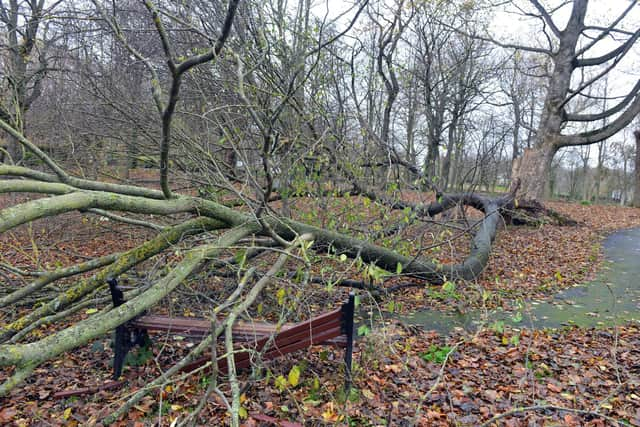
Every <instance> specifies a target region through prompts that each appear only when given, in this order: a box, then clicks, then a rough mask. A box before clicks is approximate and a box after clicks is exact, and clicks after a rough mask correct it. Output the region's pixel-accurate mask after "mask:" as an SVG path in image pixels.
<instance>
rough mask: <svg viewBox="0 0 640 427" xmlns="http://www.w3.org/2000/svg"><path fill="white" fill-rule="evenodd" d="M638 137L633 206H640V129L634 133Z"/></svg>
mask: <svg viewBox="0 0 640 427" xmlns="http://www.w3.org/2000/svg"><path fill="white" fill-rule="evenodd" d="M633 136H634V137H635V139H636V164H635V168H636V171H635V182H634V186H633V206H635V207H637V208H638V207H640V129H639V130H636V131H635V132H634V133H633Z"/></svg>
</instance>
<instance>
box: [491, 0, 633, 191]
mask: <svg viewBox="0 0 640 427" xmlns="http://www.w3.org/2000/svg"><path fill="white" fill-rule="evenodd" d="M514 5H515V7H517V8H519V9H520V10H521V11H522V12H523V13H526V14H527V15H528V16H534V17H536V18H537V19H538V20H539V21H540V23H541V26H542V30H543V34H544V36H545V45H544V46H540V47H538V46H535V47H534V46H524V45H518V44H509V43H501V45H502V46H504V47H509V48H514V49H517V50H523V51H528V52H533V53H536V54H541V55H545V56H546V57H547V58H549V60H550V62H551V70H550V71H549V74H548V76H547V93H546V96H545V101H544V104H543V109H542V112H541V116H540V120H539V123H538V126H537V130H536V140H535V145H534V147H533V148H531V149H529V150H525V152H524V155H523V157H522V159H521V161H520V162H519V165H518V166H519V167H518V168H517V169H516V171H515V172H516V173H515V175H514V178H519V179H520V180H521V182H522V195H523V197H529V198H540V197H542V196H543V194H544V193H545V187H546V186H548V182H549V179H548V176H549V170H550V166H551V161H552V160H553V156H554V155H555V154H556V152H557V151H558V150H559V149H560V148H562V147H568V146H576V145H589V144H594V143H597V142H599V141H602V140H604V139H606V138H608V137H610V136H611V135H613V134H615V133H616V132H618V131H620V130H622V129H623V128H624V127H625V126H626V125H628V124H629V123H630V121H631V120H632V119H633V117H634V116H635V115H636V114H638V112H640V97H638V96H637V95H638V91H639V90H640V81H638V82H637V83H636V84H635V85H633V86H632V87H630V88H628V89H627V92H626V94H624V95H623V96H621V97H620V101H619V102H618V103H617V104H615V105H614V106H613V107H610V108H608V109H606V110H604V111H600V112H593V113H578V112H576V111H575V102H576V101H577V100H579V99H580V98H581V97H584V96H592V95H589V94H588V92H587V91H588V90H589V88H590V87H591V86H593V85H594V84H596V83H597V82H598V81H600V80H601V79H603V78H606V76H607V75H609V74H610V73H612V72H613V71H614V70H616V69H617V68H618V66H620V64H621V63H623V60H624V59H625V58H626V57H627V55H629V53H630V52H633V51H634V49H633V48H634V46H635V43H636V41H637V39H638V37H640V28H637V25H635V24H633V23H631V22H629V21H630V20H631V17H630V15H631V13H632V11H633V10H634V7H635V3H634V2H627V4H625V5H624V9H623V10H622V11H620V12H619V14H618V15H617V16H616V17H614V18H613V19H611V20H610V21H609V22H608V23H607V24H606V25H604V26H602V25H597V24H590V23H587V22H586V21H585V18H586V16H587V10H588V6H589V2H588V0H576V1H574V2H571V3H568V2H562V3H560V4H559V5H558V6H557V7H548V8H546V7H544V6H543V5H542V4H541V3H540V2H538V1H537V0H530V1H529V5H530V8H529V9H525V6H521V5H520V3H514ZM567 8H570V11H569V19H568V20H567V22H566V25H565V26H564V28H561V27H560V26H559V24H558V22H557V21H559V19H558V18H556V17H555V15H557V13H558V12H559V11H565V9H567ZM629 27H630V29H628V28H629ZM605 40H612V41H613V42H614V43H615V44H616V47H614V48H611V49H609V50H608V51H607V52H606V53H604V54H597V53H596V54H593V55H592V54H591V53H592V52H597V51H598V49H599V48H600V47H601V46H602V45H603V41H605ZM581 76H582V77H583V78H581ZM606 117H611V118H612V119H611V121H610V122H609V123H608V124H607V125H606V126H602V127H597V126H596V127H595V128H593V129H590V130H588V131H585V132H576V133H569V132H568V131H571V130H574V129H575V127H574V126H572V124H574V123H585V122H586V123H600V122H601V120H602V119H603V118H606Z"/></svg>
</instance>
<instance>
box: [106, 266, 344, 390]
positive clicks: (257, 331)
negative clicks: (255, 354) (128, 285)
mask: <svg viewBox="0 0 640 427" xmlns="http://www.w3.org/2000/svg"><path fill="white" fill-rule="evenodd" d="M107 283H108V284H109V289H110V291H111V298H112V300H113V306H114V307H118V306H119V305H122V304H123V303H124V295H123V292H122V290H121V289H120V288H119V287H118V283H117V281H116V279H112V278H110V279H108V280H107ZM354 309H355V296H354V294H353V293H351V294H349V300H348V302H346V303H345V304H342V306H341V307H340V308H338V309H336V310H333V311H330V312H328V313H324V314H321V315H319V316H317V317H314V318H311V319H309V320H306V321H304V322H300V323H286V324H284V325H282V326H281V328H280V330H279V331H276V325H275V324H272V323H266V322H245V321H241V322H236V324H234V325H233V339H234V343H236V344H237V345H239V346H242V348H251V349H252V350H254V351H260V352H263V353H262V359H263V360H270V359H275V358H278V357H281V356H284V355H285V354H288V353H291V352H294V351H297V350H301V349H304V348H308V347H310V346H311V345H318V344H322V345H337V346H340V347H345V353H344V363H345V368H346V369H345V372H346V380H345V389H346V390H347V391H348V390H349V389H350V388H351V364H352V354H353V338H354V326H353V315H354ZM148 332H163V333H168V334H173V335H180V336H184V337H189V338H195V339H202V338H204V337H205V336H207V335H208V334H210V333H211V321H210V320H207V319H202V318H193V317H170V316H157V315H147V314H143V315H141V316H138V317H135V318H133V319H131V320H129V321H128V322H126V323H124V324H122V325H120V326H118V327H117V328H116V338H115V349H114V351H115V355H114V359H113V376H114V379H115V380H117V379H118V378H119V377H120V375H121V374H122V368H123V365H124V360H125V357H126V355H127V353H128V352H129V350H131V349H132V348H133V347H135V346H136V345H139V346H143V345H145V344H147V343H149V342H150V339H149V336H148ZM267 345H268V347H266V346H267ZM209 360H211V358H210V357H204V358H201V359H198V360H196V361H194V362H192V363H190V364H189V365H187V366H186V367H185V368H183V370H184V371H191V370H193V369H195V368H197V367H199V366H202V365H203V364H205V363H206V362H208V361H209ZM234 362H235V365H236V368H237V369H242V368H247V367H249V366H250V365H251V362H252V359H251V351H239V352H236V353H235V355H234ZM218 370H219V371H220V372H226V371H227V359H226V358H223V359H220V360H219V361H218Z"/></svg>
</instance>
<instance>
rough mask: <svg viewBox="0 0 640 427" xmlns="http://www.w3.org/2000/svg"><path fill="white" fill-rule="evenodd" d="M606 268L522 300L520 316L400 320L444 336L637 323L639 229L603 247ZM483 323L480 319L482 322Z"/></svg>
mask: <svg viewBox="0 0 640 427" xmlns="http://www.w3.org/2000/svg"><path fill="white" fill-rule="evenodd" d="M603 249H604V255H605V263H604V266H603V269H602V271H601V272H600V273H599V274H598V276H597V278H596V279H595V280H594V281H592V282H589V283H587V284H582V285H576V286H574V287H572V288H569V289H565V290H564V291H561V292H559V293H558V294H556V295H555V296H554V297H553V298H552V299H551V300H546V301H535V300H532V301H527V302H526V303H525V304H524V307H523V308H522V310H521V311H520V312H504V311H495V312H491V313H488V316H487V315H481V314H480V313H479V312H475V313H466V314H464V315H462V314H447V313H442V312H438V311H434V310H425V311H420V312H417V313H413V314H412V315H409V316H406V317H403V318H402V320H403V321H405V322H406V323H409V324H413V325H416V326H421V327H423V328H424V329H427V330H431V329H434V330H437V331H440V332H443V333H447V332H449V331H450V330H452V329H453V328H455V327H464V328H466V329H470V330H472V329H474V328H475V327H476V326H477V325H478V324H480V323H482V322H483V321H484V322H487V323H489V324H491V323H493V322H496V321H501V322H504V323H505V324H509V325H511V326H514V327H528V328H531V327H534V328H537V329H543V328H558V327H562V326H570V325H577V326H581V327H596V326H611V325H614V324H616V323H623V322H638V323H640V228H635V229H630V230H623V231H619V232H617V233H614V234H612V235H610V236H609V237H607V238H606V239H605V241H604V242H603ZM483 319H484V320H483Z"/></svg>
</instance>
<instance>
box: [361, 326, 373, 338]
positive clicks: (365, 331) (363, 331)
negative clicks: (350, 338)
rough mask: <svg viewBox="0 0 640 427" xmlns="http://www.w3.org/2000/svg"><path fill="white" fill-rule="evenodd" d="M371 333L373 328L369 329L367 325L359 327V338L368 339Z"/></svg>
mask: <svg viewBox="0 0 640 427" xmlns="http://www.w3.org/2000/svg"><path fill="white" fill-rule="evenodd" d="M370 333H371V328H370V327H368V326H367V325H361V326H359V327H358V336H359V337H366V336H367V335H369V334H370Z"/></svg>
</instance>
